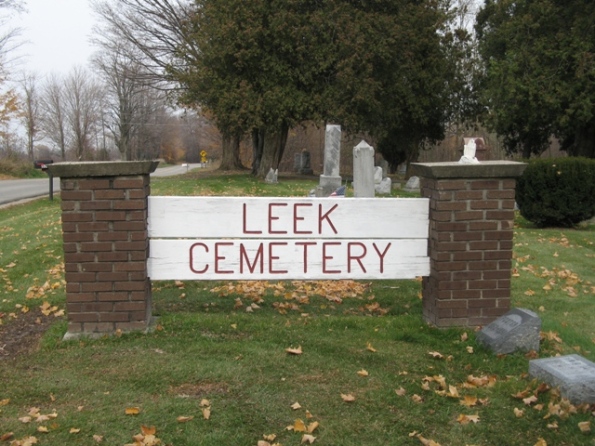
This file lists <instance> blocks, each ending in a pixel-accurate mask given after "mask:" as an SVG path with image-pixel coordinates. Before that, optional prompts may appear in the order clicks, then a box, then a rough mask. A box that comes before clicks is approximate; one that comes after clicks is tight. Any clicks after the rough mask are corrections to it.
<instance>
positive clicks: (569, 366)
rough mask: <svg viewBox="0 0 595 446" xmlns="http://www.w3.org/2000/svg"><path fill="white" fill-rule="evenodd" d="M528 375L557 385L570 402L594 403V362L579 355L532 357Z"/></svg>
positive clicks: (554, 385)
mask: <svg viewBox="0 0 595 446" xmlns="http://www.w3.org/2000/svg"><path fill="white" fill-rule="evenodd" d="M529 375H530V376H532V377H533V378H538V379H540V380H542V381H544V382H545V383H547V384H549V385H551V386H553V387H558V388H559V389H560V394H561V395H562V396H563V397H564V398H568V399H569V400H570V402H571V403H572V404H582V403H588V404H595V363H593V362H591V361H589V360H588V359H585V358H583V357H582V356H580V355H576V354H575V355H567V356H558V357H555V358H542V359H533V360H531V361H529Z"/></svg>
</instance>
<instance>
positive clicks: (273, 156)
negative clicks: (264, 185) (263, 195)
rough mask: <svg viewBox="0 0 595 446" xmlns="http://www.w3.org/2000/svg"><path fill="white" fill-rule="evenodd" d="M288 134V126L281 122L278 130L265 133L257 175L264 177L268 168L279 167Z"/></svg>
mask: <svg viewBox="0 0 595 446" xmlns="http://www.w3.org/2000/svg"><path fill="white" fill-rule="evenodd" d="M288 134H289V126H288V125H287V124H282V125H281V128H280V129H278V130H275V131H273V132H267V133H265V135H264V145H263V151H262V158H261V159H260V165H259V166H258V174H257V176H258V177H260V178H264V177H265V176H266V174H267V173H268V172H269V170H270V169H278V168H279V163H280V162H281V158H282V157H283V152H284V151H285V144H286V143H287V136H288Z"/></svg>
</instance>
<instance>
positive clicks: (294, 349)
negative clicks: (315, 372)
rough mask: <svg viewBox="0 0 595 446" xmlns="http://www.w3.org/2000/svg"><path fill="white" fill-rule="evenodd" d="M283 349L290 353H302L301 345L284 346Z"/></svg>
mask: <svg viewBox="0 0 595 446" xmlns="http://www.w3.org/2000/svg"><path fill="white" fill-rule="evenodd" d="M285 351H286V352H287V353H289V354H290V355H301V354H302V353H303V352H302V346H301V345H300V346H298V348H286V349H285Z"/></svg>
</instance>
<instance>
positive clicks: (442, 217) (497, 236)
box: [412, 161, 526, 327]
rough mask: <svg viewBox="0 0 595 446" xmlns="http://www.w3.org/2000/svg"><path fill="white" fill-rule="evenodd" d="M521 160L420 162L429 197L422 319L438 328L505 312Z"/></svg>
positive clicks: (417, 169)
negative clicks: (426, 259)
mask: <svg viewBox="0 0 595 446" xmlns="http://www.w3.org/2000/svg"><path fill="white" fill-rule="evenodd" d="M525 166H526V165H525V164H522V163H515V162H507V161H485V162H481V163H480V164H471V165H469V164H459V163H420V164H413V165H412V173H413V175H417V176H419V177H421V180H420V184H421V193H422V196H423V197H425V198H429V199H430V234H429V243H428V250H429V255H430V276H428V277H424V279H423V291H422V296H423V313H424V319H425V320H426V321H427V322H429V323H431V324H434V325H436V326H438V327H449V326H476V325H485V324H488V323H489V322H492V321H493V320H494V319H496V318H497V317H499V316H501V315H503V314H504V313H506V312H507V311H508V310H509V309H510V279H511V267H512V244H513V240H512V239H513V220H514V193H515V184H516V178H517V177H519V176H520V175H521V174H522V172H523V170H524V169H525Z"/></svg>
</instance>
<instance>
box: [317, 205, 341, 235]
mask: <svg viewBox="0 0 595 446" xmlns="http://www.w3.org/2000/svg"><path fill="white" fill-rule="evenodd" d="M337 207H339V205H338V204H335V205H334V206H333V207H332V208H330V209H329V210H328V211H326V212H325V213H324V214H323V213H322V204H319V205H318V233H319V234H322V221H323V220H326V221H327V223H328V224H329V226H330V227H331V229H332V230H333V232H334V233H335V234H337V228H335V225H334V224H333V222H332V221H331V219H330V218H329V215H330V213H331V212H333V211H334V210H335V209H337Z"/></svg>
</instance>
